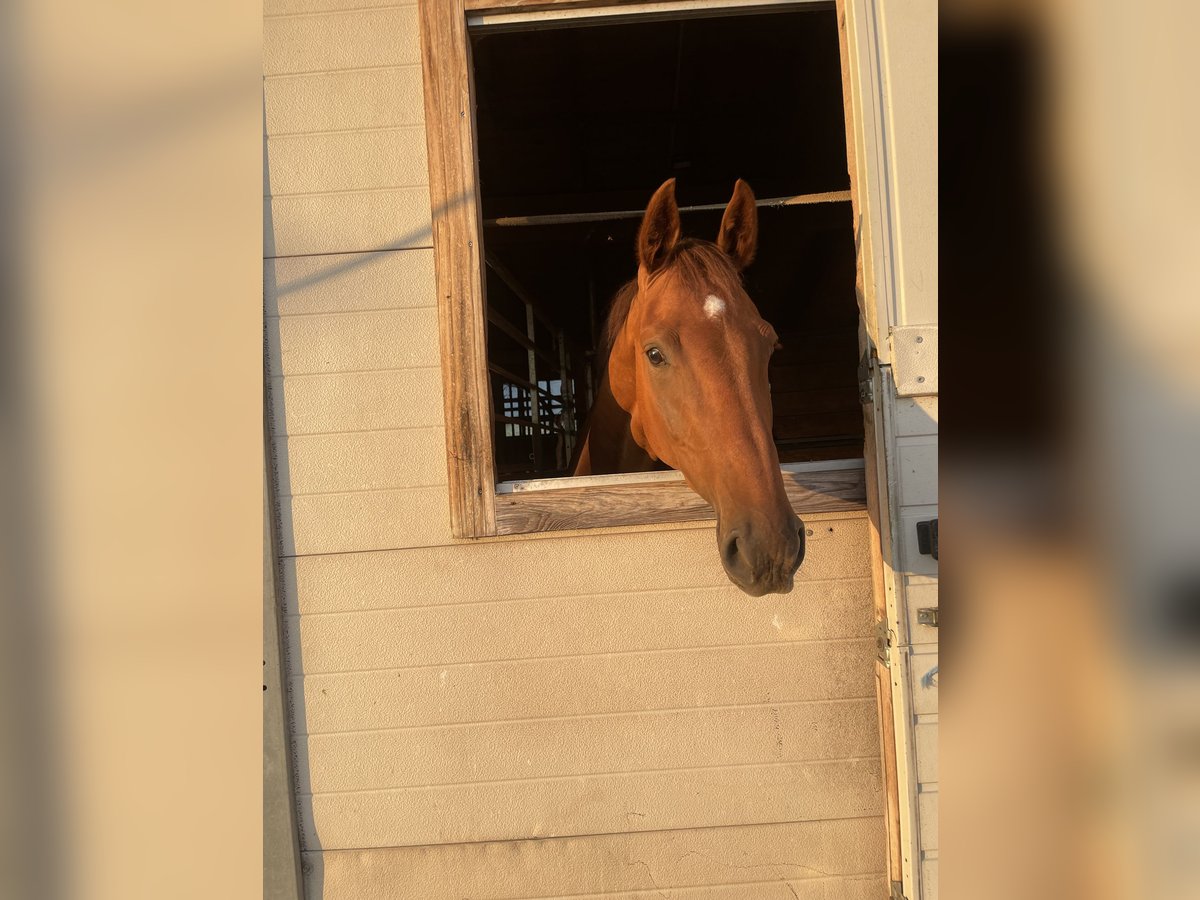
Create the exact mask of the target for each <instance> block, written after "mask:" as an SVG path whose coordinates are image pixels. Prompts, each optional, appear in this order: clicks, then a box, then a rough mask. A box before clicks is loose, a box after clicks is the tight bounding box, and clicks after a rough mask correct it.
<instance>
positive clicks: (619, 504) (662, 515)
mask: <svg viewBox="0 0 1200 900" xmlns="http://www.w3.org/2000/svg"><path fill="white" fill-rule="evenodd" d="M783 483H784V487H785V488H786V489H787V494H788V498H789V499H790V500H791V501H792V506H793V508H794V509H795V510H796V512H797V514H799V515H800V516H801V517H803V516H804V514H805V513H817V512H841V511H845V510H861V509H864V508H865V506H866V484H865V480H864V474H863V469H862V467H861V466H855V467H852V468H845V467H841V466H837V467H833V468H830V469H823V470H809V471H804V472H784V473H783ZM715 518H716V514H715V513H714V512H713V508H712V507H711V506H709V504H708V503H707V502H706V501H705V500H704V499H703V498H702V497H700V495H699V494H697V493H696V492H695V491H693V490H692V489H691V488H690V487H688V486H687V484H685V483H684V482H683V481H682V480H678V479H672V480H669V481H667V480H662V481H655V482H650V483H647V482H645V481H643V482H640V483H633V484H604V485H595V486H588V487H571V488H563V489H560V490H539V491H514V492H512V493H508V494H498V495H497V496H496V526H497V530H498V532H499V533H500V534H526V533H529V532H535V531H562V530H565V529H576V528H608V527H614V526H622V525H645V524H649V523H655V524H659V523H672V522H697V521H705V520H711V519H715Z"/></svg>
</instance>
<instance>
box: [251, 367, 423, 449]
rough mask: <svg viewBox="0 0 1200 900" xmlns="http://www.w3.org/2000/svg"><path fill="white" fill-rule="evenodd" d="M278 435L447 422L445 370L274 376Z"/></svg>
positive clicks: (276, 430) (275, 430) (272, 387)
mask: <svg viewBox="0 0 1200 900" xmlns="http://www.w3.org/2000/svg"><path fill="white" fill-rule="evenodd" d="M271 400H272V404H273V415H274V416H275V427H274V433H275V434H277V435H279V434H287V435H298V434H328V433H330V432H337V431H371V430H384V429H394V428H428V427H431V426H440V425H441V424H442V373H441V370H440V369H408V370H399V371H392V372H351V373H344V374H338V375H309V376H300V377H293V378H286V379H285V378H272V379H271Z"/></svg>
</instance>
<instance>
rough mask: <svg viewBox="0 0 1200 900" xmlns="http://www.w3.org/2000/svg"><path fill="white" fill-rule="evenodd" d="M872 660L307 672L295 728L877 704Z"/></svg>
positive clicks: (849, 651)
mask: <svg viewBox="0 0 1200 900" xmlns="http://www.w3.org/2000/svg"><path fill="white" fill-rule="evenodd" d="M874 653H875V651H874V647H873V646H869V645H866V644H862V643H858V642H854V643H846V642H836V643H825V642H816V643H801V644H776V645H767V646H763V647H728V648H715V649H714V648H709V649H701V650H697V649H689V650H682V651H679V652H677V653H671V654H669V656H666V655H664V654H661V653H642V654H639V653H623V654H620V655H606V656H589V657H576V658H560V659H539V660H528V661H505V662H493V663H471V664H468V665H463V666H453V667H446V668H442V667H432V668H424V669H401V670H387V669H382V670H378V671H370V672H354V673H340V674H334V675H314V674H305V675H304V676H297V677H296V678H294V679H293V681H292V685H293V691H294V694H293V696H294V697H295V698H296V699H297V700H298V701H299V704H300V707H299V710H298V715H297V723H296V724H297V728H299V729H300V730H301V731H302V732H307V733H309V734H322V733H328V732H340V731H361V730H367V729H386V728H414V727H415V728H420V727H427V726H431V725H444V724H449V723H482V722H496V721H505V720H513V719H531V718H549V717H579V716H605V715H610V714H620V713H628V712H645V711H655V710H667V709H678V708H680V707H702V706H710V707H719V706H733V705H745V704H762V703H772V702H774V703H800V702H810V701H823V700H832V699H846V698H861V697H871V696H873V693H872V692H873V691H874V686H875V682H874V675H873V671H872V666H871V663H872V660H873V659H874ZM294 658H295V657H294ZM443 673H445V674H444V675H443Z"/></svg>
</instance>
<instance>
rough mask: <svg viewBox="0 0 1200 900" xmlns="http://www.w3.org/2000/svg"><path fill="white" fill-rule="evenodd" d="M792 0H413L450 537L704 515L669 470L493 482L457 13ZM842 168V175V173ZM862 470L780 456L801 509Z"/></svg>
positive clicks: (473, 161) (834, 494)
mask: <svg viewBox="0 0 1200 900" xmlns="http://www.w3.org/2000/svg"><path fill="white" fill-rule="evenodd" d="M809 2H819V0H809ZM803 3H804V0H799V2H797V0H786V2H785V0H716V2H711V0H709V2H704V0H666V2H654V3H640V2H621V0H419V5H418V17H419V22H420V36H421V61H422V69H423V74H424V86H425V130H426V140H427V144H428V150H429V193H430V201H431V208H432V211H433V220H432V222H433V250H434V267H435V277H436V283H437V292H438V335H439V344H440V348H441V361H442V384H443V403H444V409H445V426H446V456H447V468H448V479H449V493H450V524H451V531H452V533H453V535H454V536H455V537H456V538H481V537H493V536H497V535H510V534H527V533H533V532H545V531H557V530H566V529H586V528H601V527H609V526H628V525H648V524H658V523H676V522H689V521H704V520H711V519H713V518H715V514H714V512H713V509H712V507H711V506H710V505H709V504H707V503H706V502H705V501H704V500H703V499H701V498H700V497H699V496H698V495H697V494H695V493H694V492H693V491H692V490H691V489H690V488H688V487H687V485H686V484H685V483H684V481H683V476H682V475H681V474H680V473H678V472H666V473H662V472H660V473H647V474H637V475H621V476H595V477H589V478H560V479H537V480H532V481H526V482H518V483H512V482H506V483H502V484H499V485H498V484H497V483H496V481H495V474H494V472H495V464H494V463H495V460H494V448H493V438H492V427H493V411H492V409H491V392H490V387H489V376H488V359H487V316H486V309H487V303H486V293H485V292H486V284H485V280H486V278H485V265H486V263H485V259H484V255H483V222H482V212H481V203H480V196H479V167H478V153H477V147H476V138H475V135H476V127H475V107H474V101H475V90H474V67H473V65H472V60H471V44H470V33H469V24H468V17H469V16H470V17H476V18H478V17H484V18H485V19H490V21H489V22H488V24H489V25H494V24H496V20H495V17H494V16H495V15H500V16H501V19H500V21H501V24H502V23H503V20H504V17H505V16H512V17H513V19H514V20H515V19H517V18H525V19H528V18H530V17H532V16H537V15H538V14H545V15H553V16H554V17H555V18H564V17H567V16H570V17H571V18H575V17H577V16H578V17H580V18H584V17H588V16H591V15H596V14H600V13H603V14H604V15H605V16H606V17H608V19H607V21H617V20H620V19H621V18H628V19H633V18H638V19H641V18H643V17H645V16H648V15H664V14H665V15H672V16H677V15H681V14H687V13H689V12H692V13H697V12H699V13H706V14H711V13H712V12H713V11H714V10H721V9H722V8H724V9H725V10H726V11H728V12H729V13H731V14H739V13H745V12H747V11H750V10H752V9H754V8H755V7H757V8H760V9H763V8H767V7H772V6H785V5H803ZM614 14H615V16H614ZM839 21H841V16H840V15H839ZM847 121H849V114H848V113H847ZM850 143H851V142H850V141H848V144H850ZM851 179H852V182H853V173H852V174H851ZM860 266H861V264H860ZM864 469H865V465H864V461H863V460H861V459H859V460H835V461H829V462H814V463H799V464H792V465H787V466H783V467H782V470H783V476H784V485H785V487H786V489H787V493H788V497H789V498H790V499H791V501H792V505H793V506H794V507H795V509H796V511H797V512H798V513H799V514H801V515H804V514H805V513H816V512H839V511H846V510H862V509H865V508H866V500H867V498H866V474H865V471H864Z"/></svg>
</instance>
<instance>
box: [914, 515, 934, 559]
mask: <svg viewBox="0 0 1200 900" xmlns="http://www.w3.org/2000/svg"><path fill="white" fill-rule="evenodd" d="M917 550H918V551H919V552H920V553H922V554H923V555H925V556H932V557H933V558H934V559H937V558H938V520H937V519H929V520H928V521H926V522H918V523H917Z"/></svg>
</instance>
